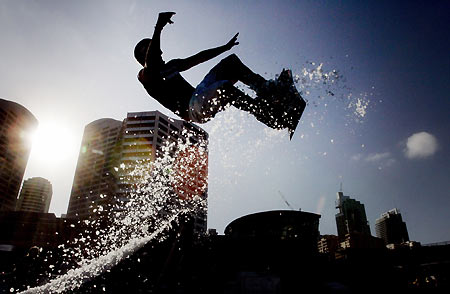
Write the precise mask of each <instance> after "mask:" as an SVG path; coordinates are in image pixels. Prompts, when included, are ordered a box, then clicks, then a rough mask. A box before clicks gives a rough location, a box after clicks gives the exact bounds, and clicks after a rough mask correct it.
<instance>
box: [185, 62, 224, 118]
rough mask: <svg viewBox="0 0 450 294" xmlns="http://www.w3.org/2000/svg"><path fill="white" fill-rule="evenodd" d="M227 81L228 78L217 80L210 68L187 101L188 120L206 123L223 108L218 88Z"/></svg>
mask: <svg viewBox="0 0 450 294" xmlns="http://www.w3.org/2000/svg"><path fill="white" fill-rule="evenodd" d="M229 83H230V82H229V81H228V80H220V81H217V79H216V72H215V71H213V70H211V71H210V72H209V73H208V74H207V75H206V76H205V78H204V79H203V81H201V83H200V84H199V85H198V86H197V87H196V88H195V91H194V93H193V94H192V97H191V100H190V102H189V111H188V113H189V120H190V121H192V122H196V123H206V122H207V121H209V120H210V119H212V118H213V117H214V116H215V115H216V114H217V113H218V112H219V111H221V110H223V107H224V106H225V105H223V104H224V103H223V101H222V99H221V98H220V88H222V87H223V86H224V85H225V84H229Z"/></svg>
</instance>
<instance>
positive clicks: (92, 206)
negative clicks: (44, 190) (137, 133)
mask: <svg viewBox="0 0 450 294" xmlns="http://www.w3.org/2000/svg"><path fill="white" fill-rule="evenodd" d="M121 129H122V122H121V121H118V120H114V119H109V118H103V119H99V120H96V121H93V122H91V123H90V124H88V125H87V126H86V127H85V129H84V134H83V139H82V142H81V148H80V154H79V156H78V163H77V168H76V171H75V176H74V180H73V185H72V192H71V195H70V200H69V208H68V210H67V217H68V218H90V217H95V216H96V215H97V213H98V212H101V211H102V210H106V209H107V208H108V206H109V205H111V204H112V202H113V198H114V197H115V194H116V190H117V185H116V184H117V179H116V176H115V172H114V167H117V166H118V160H119V148H120V145H119V139H120V135H121Z"/></svg>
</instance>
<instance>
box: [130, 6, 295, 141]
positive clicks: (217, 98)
mask: <svg viewBox="0 0 450 294" xmlns="http://www.w3.org/2000/svg"><path fill="white" fill-rule="evenodd" d="M174 14H175V12H162V13H160V14H159V16H158V20H157V22H156V26H155V30H154V33H153V36H152V39H148V38H147V39H143V40H141V41H140V42H139V43H138V44H137V45H136V47H135V50H134V56H135V58H136V60H137V61H138V62H139V63H140V64H141V65H142V66H143V68H142V69H141V70H140V71H139V74H138V79H139V81H140V82H141V83H142V85H143V86H144V88H145V89H146V90H147V92H148V94H149V95H150V96H152V97H153V98H155V99H156V100H157V101H158V102H160V103H161V104H162V105H163V106H164V107H166V108H168V109H170V110H171V111H172V112H174V113H175V114H177V115H178V116H179V117H181V118H182V119H184V120H186V121H191V122H196V123H205V122H207V121H209V120H210V119H211V118H213V117H214V116H215V115H216V114H217V113H218V112H219V111H222V110H223V109H225V108H226V107H227V106H228V105H233V106H235V107H237V108H239V109H242V110H245V111H247V112H249V113H251V114H253V115H254V116H255V117H256V118H257V119H258V120H260V121H262V122H263V123H265V124H266V125H268V126H270V127H272V128H285V127H289V128H290V127H292V126H290V125H289V126H288V125H284V124H282V123H280V120H276V119H275V120H274V118H273V115H272V117H269V115H270V113H269V112H270V111H269V112H268V110H272V112H273V109H274V108H273V105H272V106H271V102H273V101H274V98H276V97H275V96H279V95H278V94H276V93H279V92H280V91H284V93H287V91H286V89H290V90H294V89H295V86H294V85H293V82H292V75H291V73H290V71H283V72H282V74H281V75H280V77H279V78H278V79H277V80H269V81H267V80H266V79H264V78H263V77H262V76H260V75H258V74H256V73H254V72H253V71H251V70H250V69H249V68H248V67H247V66H246V65H244V64H243V63H242V61H241V60H240V59H239V58H238V57H237V56H236V55H235V54H231V55H229V56H228V57H226V58H224V59H222V60H221V61H220V62H219V63H218V64H217V65H216V66H214V67H213V68H212V69H211V70H210V72H209V73H208V74H207V75H206V76H205V78H204V79H203V80H202V81H201V82H200V84H199V85H198V86H197V87H196V88H194V87H193V86H191V85H190V84H189V83H188V82H187V81H186V80H185V79H184V78H183V77H182V76H181V75H180V72H183V71H185V70H188V69H190V68H192V67H194V66H196V65H198V64H200V63H202V62H205V61H208V60H210V59H212V58H214V57H217V56H218V55H220V54H222V53H224V52H226V51H228V50H230V49H231V48H233V47H234V46H236V45H238V44H239V42H238V41H237V37H238V35H239V33H237V34H236V35H235V36H234V37H233V38H231V40H230V41H228V42H227V43H226V44H225V45H222V46H219V47H216V48H212V49H208V50H204V51H201V52H199V53H197V54H195V55H193V56H191V57H188V58H185V59H173V60H170V61H169V62H167V63H166V62H164V60H163V59H162V56H161V55H162V51H161V48H160V39H161V31H162V29H163V28H164V27H165V26H166V25H167V24H173V21H172V20H171V18H172V16H173V15H174ZM282 77H283V78H284V80H286V81H287V82H285V83H283V81H281V80H280V78H282ZM238 81H241V82H242V83H244V84H246V85H247V86H249V87H250V88H251V89H252V90H254V91H255V92H256V95H257V98H255V99H253V98H251V97H250V96H248V95H246V94H245V93H243V92H242V91H241V90H239V89H237V88H236V87H235V86H234V84H235V83H236V82H238ZM289 84H292V85H289ZM295 93H296V94H297V96H298V97H299V98H300V100H301V101H302V102H304V101H303V99H301V97H300V95H298V92H297V91H296V90H295ZM295 93H294V94H295ZM290 97H292V95H291V96H290ZM275 100H276V99H275ZM278 100H279V99H278ZM285 100H286V99H285ZM278 108H280V107H278ZM297 108H298V107H297ZM300 108H301V111H300V115H298V119H297V120H296V122H295V127H296V125H297V123H298V120H299V119H300V116H301V113H302V112H303V109H304V106H303V107H300ZM297 112H298V111H297ZM295 127H293V130H292V133H293V131H294V130H295ZM291 135H292V134H291Z"/></svg>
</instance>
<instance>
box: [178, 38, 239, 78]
mask: <svg viewBox="0 0 450 294" xmlns="http://www.w3.org/2000/svg"><path fill="white" fill-rule="evenodd" d="M238 35H239V33H237V34H236V35H234V37H233V38H232V39H231V40H230V41H228V43H226V44H225V45H222V46H219V47H216V48H211V49H207V50H204V51H201V52H199V53H197V54H195V55H193V56H191V57H188V58H185V59H177V60H176V62H177V64H176V66H177V69H178V71H185V70H188V69H190V68H191V67H193V66H196V65H198V64H200V63H203V62H205V61H208V60H210V59H212V58H214V57H216V56H218V55H220V54H222V53H224V52H225V51H228V50H230V49H231V48H233V46H236V45H238V44H239V42H237V37H238ZM174 62H175V60H174Z"/></svg>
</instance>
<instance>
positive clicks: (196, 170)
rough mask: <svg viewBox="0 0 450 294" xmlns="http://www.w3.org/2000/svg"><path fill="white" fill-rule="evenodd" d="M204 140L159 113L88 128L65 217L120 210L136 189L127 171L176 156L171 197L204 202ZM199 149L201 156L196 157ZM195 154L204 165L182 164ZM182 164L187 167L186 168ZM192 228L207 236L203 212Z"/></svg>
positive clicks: (133, 115)
mask: <svg viewBox="0 0 450 294" xmlns="http://www.w3.org/2000/svg"><path fill="white" fill-rule="evenodd" d="M207 140H208V134H207V133H206V132H205V131H204V130H202V129H201V128H199V127H198V126H196V125H193V124H191V123H187V122H185V121H183V120H175V119H172V118H169V117H168V116H166V115H164V114H162V113H160V112H159V111H147V112H130V113H128V114H127V117H126V119H125V120H124V121H123V122H120V121H116V120H112V119H100V120H97V121H94V122H92V123H90V124H89V125H88V126H86V128H85V132H84V135H83V142H82V146H81V150H80V156H79V158H78V164H77V169H76V172H75V178H74V183H73V187H72V194H71V197H70V202H69V209H68V211H67V217H68V218H88V217H93V216H95V215H97V213H98V211H99V210H102V209H103V210H109V208H110V207H109V206H112V205H114V206H115V209H120V208H118V207H120V205H121V204H120V203H125V202H127V199H128V197H129V196H130V193H131V192H132V191H134V189H135V184H136V179H135V178H133V176H131V175H130V172H131V171H132V170H133V169H134V168H135V167H136V165H137V164H138V163H143V162H144V163H145V162H155V161H156V160H157V158H161V157H162V156H163V155H164V154H169V155H170V156H172V157H173V158H175V154H177V158H176V159H175V160H174V164H173V169H174V170H175V171H174V173H175V174H176V175H178V174H180V177H179V178H180V179H181V180H180V181H175V185H174V186H175V187H173V190H174V192H176V193H177V194H178V195H179V197H182V198H186V197H189V196H190V195H193V194H195V195H198V196H200V197H202V198H203V199H205V200H206V198H207V180H206V177H207V174H208V165H207V148H206V147H207ZM184 143H189V144H184ZM180 144H183V145H184V148H183V151H182V152H179V150H178V147H179V145H180ZM199 146H201V152H196V151H197V149H198V148H197V147H199ZM196 148H197V149H196ZM177 150H178V151H177ZM199 154H200V157H202V158H201V162H202V163H203V164H201V165H195V166H192V164H190V163H191V162H190V161H189V160H188V161H187V163H186V160H185V159H186V158H188V159H192V158H194V159H199V158H198V157H199ZM186 164H187V165H191V166H189V168H187V169H186ZM177 166H179V167H180V168H179V169H177ZM116 204H117V206H116ZM194 227H195V230H196V231H197V232H198V231H201V232H205V231H206V212H204V213H202V212H199V213H198V214H197V215H196V216H195V224H194Z"/></svg>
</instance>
